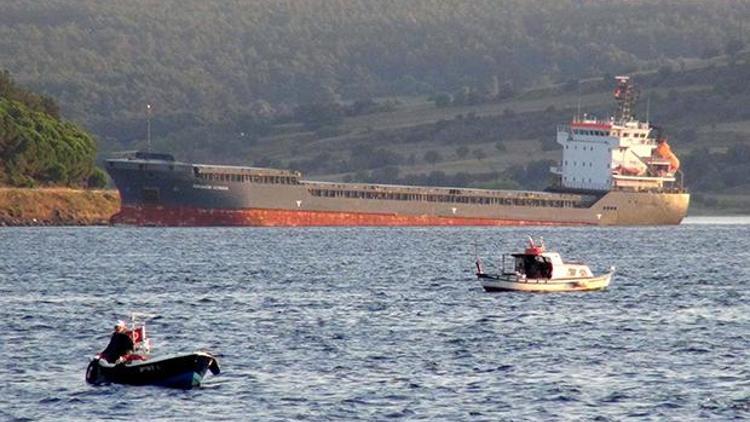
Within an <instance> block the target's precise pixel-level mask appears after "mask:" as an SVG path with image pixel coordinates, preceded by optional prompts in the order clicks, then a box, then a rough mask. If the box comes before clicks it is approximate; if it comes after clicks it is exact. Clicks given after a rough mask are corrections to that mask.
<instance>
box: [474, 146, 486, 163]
mask: <svg viewBox="0 0 750 422" xmlns="http://www.w3.org/2000/svg"><path fill="white" fill-rule="evenodd" d="M471 153H472V154H473V155H474V158H476V159H477V160H479V161H482V158H484V150H482V148H477V149H475V150H474V151H472V152H471Z"/></svg>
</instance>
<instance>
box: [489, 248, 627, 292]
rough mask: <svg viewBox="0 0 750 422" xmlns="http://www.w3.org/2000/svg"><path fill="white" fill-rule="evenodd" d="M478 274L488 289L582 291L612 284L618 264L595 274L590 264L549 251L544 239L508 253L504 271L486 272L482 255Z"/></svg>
mask: <svg viewBox="0 0 750 422" xmlns="http://www.w3.org/2000/svg"><path fill="white" fill-rule="evenodd" d="M476 269H477V272H476V275H477V278H478V279H479V282H480V284H481V285H482V287H483V288H484V290H485V291H488V292H494V291H519V292H581V291H591V290H602V289H605V288H607V286H609V283H610V281H611V280H612V275H613V274H614V273H615V268H614V267H610V269H609V271H608V272H606V273H604V274H601V275H594V274H593V273H592V272H591V269H590V268H589V267H588V265H586V264H583V263H579V262H563V260H562V257H561V256H560V254H559V253H557V252H548V251H547V250H546V248H545V245H544V240H541V239H540V241H539V242H534V240H533V239H532V238H529V245H528V247H526V249H525V250H524V252H523V253H513V254H505V255H503V257H502V271H501V272H500V273H497V274H492V273H487V272H485V271H484V266H483V264H482V261H481V259H480V258H479V257H477V261H476Z"/></svg>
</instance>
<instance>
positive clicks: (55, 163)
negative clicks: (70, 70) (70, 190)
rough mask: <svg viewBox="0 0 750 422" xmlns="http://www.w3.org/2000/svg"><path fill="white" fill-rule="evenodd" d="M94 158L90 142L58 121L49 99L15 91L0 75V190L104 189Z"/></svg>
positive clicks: (85, 135) (104, 180) (7, 78)
mask: <svg viewBox="0 0 750 422" xmlns="http://www.w3.org/2000/svg"><path fill="white" fill-rule="evenodd" d="M95 154H96V148H95V143H94V141H93V139H92V138H91V137H90V136H89V135H88V134H87V133H85V132H84V131H82V130H81V129H80V128H78V127H77V126H75V125H74V124H72V123H70V122H66V121H63V120H60V119H59V108H58V106H57V104H56V103H55V102H54V101H53V100H52V99H51V98H49V97H45V96H37V95H35V94H33V93H31V92H29V91H26V90H24V89H22V88H19V87H17V86H16V85H15V84H14V83H13V80H12V79H11V78H10V74H9V73H8V72H0V184H2V185H10V186H23V187H32V186H36V185H38V184H42V185H68V186H73V185H87V184H89V181H90V182H91V183H92V184H93V185H95V186H103V185H104V184H105V183H106V176H105V177H104V178H102V176H103V174H101V170H99V171H98V172H95V170H94V157H95ZM92 175H93V177H92Z"/></svg>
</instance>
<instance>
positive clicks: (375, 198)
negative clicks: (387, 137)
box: [107, 159, 690, 227]
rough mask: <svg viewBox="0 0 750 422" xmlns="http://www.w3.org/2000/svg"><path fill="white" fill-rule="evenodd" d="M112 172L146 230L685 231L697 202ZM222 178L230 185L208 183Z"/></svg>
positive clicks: (182, 171)
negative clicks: (672, 227) (678, 227)
mask: <svg viewBox="0 0 750 422" xmlns="http://www.w3.org/2000/svg"><path fill="white" fill-rule="evenodd" d="M107 170H108V172H109V174H110V175H111V176H112V178H113V180H114V182H115V184H116V185H117V188H118V191H119V193H120V204H121V208H120V211H119V212H118V213H117V214H115V215H114V216H113V217H112V219H111V222H112V223H113V224H128V225H141V226H286V227H293V226H522V225H664V224H679V223H680V221H682V219H683V218H684V217H685V215H686V214H687V208H688V203H689V199H690V197H689V195H688V194H687V193H682V192H666V191H659V192H636V191H611V192H600V193H589V194H583V193H561V192H554V193H553V192H530V191H492V190H482V189H465V188H433V187H424V186H423V187H419V186H389V185H373V184H345V183H325V182H311V181H304V180H296V179H294V181H293V182H290V180H291V179H292V177H291V176H284V177H281V176H274V177H276V179H279V180H284V181H285V183H281V182H278V180H277V182H278V183H271V182H268V181H266V182H257V181H255V179H254V178H255V177H256V176H253V175H254V174H256V173H259V172H261V170H257V169H252V168H230V167H206V166H203V165H198V164H189V163H181V162H172V161H159V160H124V159H116V160H108V161H107ZM210 172H213V173H210ZM221 172H226V173H227V174H229V173H231V175H232V177H231V178H228V179H226V180H224V179H221V180H214V179H206V176H207V175H217V174H221ZM259 174H260V173H259ZM258 177H260V176H258ZM264 177H266V176H264Z"/></svg>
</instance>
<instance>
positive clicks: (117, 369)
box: [86, 315, 221, 389]
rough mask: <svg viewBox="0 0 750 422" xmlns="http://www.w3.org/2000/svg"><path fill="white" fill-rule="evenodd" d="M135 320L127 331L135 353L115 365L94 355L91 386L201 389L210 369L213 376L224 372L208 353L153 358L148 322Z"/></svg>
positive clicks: (89, 374)
mask: <svg viewBox="0 0 750 422" xmlns="http://www.w3.org/2000/svg"><path fill="white" fill-rule="evenodd" d="M135 321H136V316H135V315H134V316H133V318H132V323H131V328H130V330H128V331H127V335H129V336H130V337H131V339H132V340H133V344H134V346H135V347H134V351H133V353H131V354H129V355H126V356H123V357H122V358H121V359H118V361H116V362H114V363H110V362H108V361H107V359H105V358H104V357H103V356H101V355H100V354H99V355H96V356H94V358H93V359H91V361H90V362H89V365H88V367H87V368H86V381H87V382H88V383H89V384H94V385H99V384H109V383H115V384H128V385H155V386H160V387H171V388H181V389H191V388H193V387H198V386H200V384H201V382H202V380H203V377H204V376H205V375H206V372H207V371H209V370H210V371H211V373H212V374H214V375H218V374H219V373H220V372H221V369H220V367H219V362H218V360H217V359H216V357H215V356H213V355H212V354H210V353H207V352H193V353H187V354H181V355H174V356H166V357H162V358H157V359H152V358H151V357H150V351H151V342H150V339H148V338H147V337H146V326H145V322H144V323H142V324H136V322H135Z"/></svg>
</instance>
